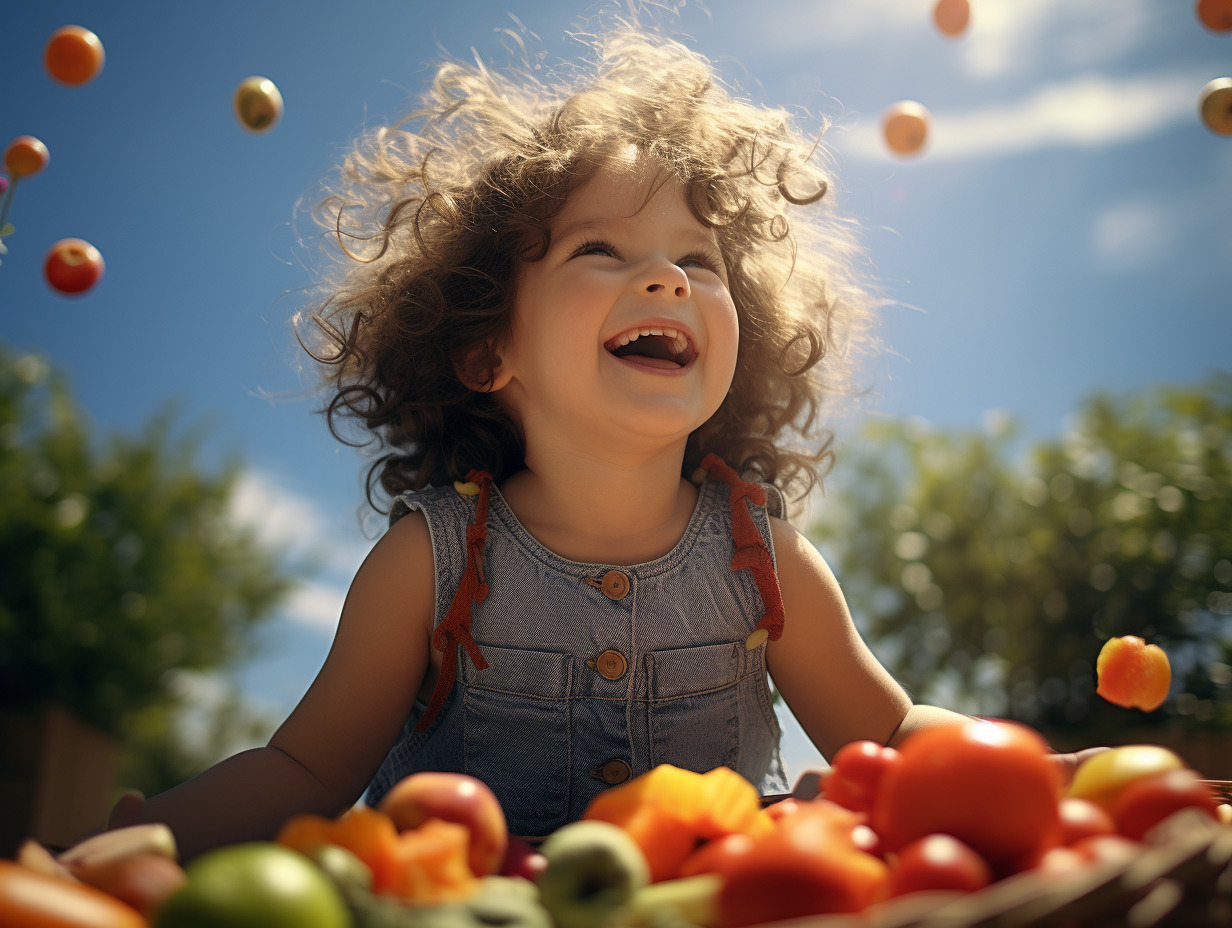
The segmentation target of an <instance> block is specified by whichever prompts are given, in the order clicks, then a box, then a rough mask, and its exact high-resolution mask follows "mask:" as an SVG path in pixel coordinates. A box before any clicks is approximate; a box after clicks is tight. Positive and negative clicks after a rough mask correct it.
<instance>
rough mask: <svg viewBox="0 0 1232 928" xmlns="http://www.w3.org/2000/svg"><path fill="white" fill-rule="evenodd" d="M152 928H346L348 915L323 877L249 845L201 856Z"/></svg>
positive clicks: (283, 853) (281, 850) (273, 847)
mask: <svg viewBox="0 0 1232 928" xmlns="http://www.w3.org/2000/svg"><path fill="white" fill-rule="evenodd" d="M187 872H188V883H187V884H186V885H185V886H184V888H183V889H181V890H180V891H179V892H177V893H175V894H174V895H173V896H171V897H170V898H169V899H168V900H167V901H166V902H165V903H164V904H163V906H162V908H161V909H159V911H158V915H157V917H156V918H155V919H154V922H153V928H184V926H206V925H226V926H227V928H349V926H350V925H351V924H352V921H351V914H350V911H349V910H348V909H347V907H346V903H345V902H343V899H342V896H341V895H340V893H339V892H338V889H337V888H336V887H335V886H334V883H333V881H332V880H330V878H329V877H328V876H326V875H325V871H323V870H321V869H320V868H319V867H317V866H316V865H315V864H313V863H312V861H310V860H309V859H308V858H307V857H305V856H304V855H303V854H300V853H299V852H297V851H293V850H290V849H289V848H286V847H283V846H282V845H280V844H274V843H273V842H266V841H253V842H249V843H246V844H232V845H229V846H227V847H221V848H218V849H216V850H213V851H209V852H207V853H205V854H202V855H201V856H200V857H198V858H197V859H196V860H194V861H193V862H192V863H191V864H189V865H188V871H187Z"/></svg>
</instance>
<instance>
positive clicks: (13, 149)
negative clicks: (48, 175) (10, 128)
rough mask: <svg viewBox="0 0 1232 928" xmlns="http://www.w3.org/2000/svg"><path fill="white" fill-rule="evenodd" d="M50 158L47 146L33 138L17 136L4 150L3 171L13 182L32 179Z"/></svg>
mask: <svg viewBox="0 0 1232 928" xmlns="http://www.w3.org/2000/svg"><path fill="white" fill-rule="evenodd" d="M50 157H51V156H50V155H49V154H48V151H47V146H46V145H44V144H43V143H42V142H40V141H39V140H38V139H36V138H35V137H34V136H32V135H19V136H17V138H15V139H13V141H11V142H9V147H8V148H6V149H5V150H4V169H5V170H6V171H8V172H9V176H10V177H12V178H13V179H14V180H16V179H17V178H19V177H33V176H34V175H35V174H37V173H38V172H39V171H41V170H43V168H45V167H47V162H48V161H49V160H50Z"/></svg>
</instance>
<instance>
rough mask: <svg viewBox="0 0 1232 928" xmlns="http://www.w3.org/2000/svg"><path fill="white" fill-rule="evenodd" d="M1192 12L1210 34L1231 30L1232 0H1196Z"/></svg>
mask: <svg viewBox="0 0 1232 928" xmlns="http://www.w3.org/2000/svg"><path fill="white" fill-rule="evenodd" d="M1194 12H1195V13H1197V14H1198V19H1199V20H1200V21H1201V23H1202V25H1204V26H1206V28H1207V29H1210V30H1211V31H1212V32H1227V31H1228V30H1229V29H1232V0H1198V2H1197V3H1195V4H1194Z"/></svg>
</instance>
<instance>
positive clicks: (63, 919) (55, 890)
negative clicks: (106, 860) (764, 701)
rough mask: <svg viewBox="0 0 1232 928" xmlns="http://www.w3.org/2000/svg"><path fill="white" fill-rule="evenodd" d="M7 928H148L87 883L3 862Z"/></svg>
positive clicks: (1, 900) (0, 884) (0, 901)
mask: <svg viewBox="0 0 1232 928" xmlns="http://www.w3.org/2000/svg"><path fill="white" fill-rule="evenodd" d="M0 925H3V926H4V928H145V925H146V922H145V919H144V918H142V917H141V916H140V915H139V914H138V913H137V910H136V909H134V908H132V907H131V906H128V905H125V904H124V903H123V902H120V901H119V900H118V899H113V898H112V897H111V896H109V895H107V894H106V893H104V892H103V891H101V890H98V889H95V888H94V887H93V886H86V885H85V884H84V883H75V882H72V881H70V880H65V879H60V878H58V877H54V876H48V875H47V874H45V873H39V872H38V871H37V870H32V869H30V868H29V867H23V866H22V865H21V864H18V863H14V862H13V861H11V860H0Z"/></svg>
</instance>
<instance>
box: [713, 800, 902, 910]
mask: <svg viewBox="0 0 1232 928" xmlns="http://www.w3.org/2000/svg"><path fill="white" fill-rule="evenodd" d="M859 822H860V816H858V815H856V814H855V813H852V812H849V811H848V810H846V809H842V808H840V807H839V806H836V805H834V804H833V803H829V802H826V801H824V800H819V801H816V802H811V803H805V804H802V805H801V807H800V808H799V809H798V810H797V811H796V812H795V813H793V814H792V815H791V816H788V817H786V818H784V819H783V820H782V822H781V823H780V826H779V827H778V828H776V829H775V830H774V831H772V832H770V833H769V834H766V835H763V836H762V837H759V838H755V839H754V840H753V846H752V848H751V849H750V850H749V851H748V853H746V854H743V855H741V856H740V858H739V859H738V860H736V861H734V862H733V865H732V866H731V867H730V868H729V869H728V870H727V873H726V879H725V880H724V881H723V888H722V889H721V890H720V892H719V899H718V910H719V920H720V922H721V923H722V925H723V926H724V928H739V926H744V925H758V924H761V923H762V922H771V921H778V920H780V919H784V918H800V917H804V916H809V915H822V914H825V913H829V912H858V911H860V910H862V909H864V908H866V907H867V906H869V905H871V904H872V903H873V902H876V901H878V900H879V899H881V898H882V897H883V896H884V895H885V889H886V883H887V880H888V876H889V871H888V869H887V867H886V865H885V863H884V862H883V861H881V860H878V859H877V858H876V857H874V856H873V855H872V854H866V853H865V852H864V851H862V850H860V849H859V848H857V847H856V846H855V844H854V843H853V842H852V838H851V832H852V829H853V828H854V827H855V826H856V825H857V824H859Z"/></svg>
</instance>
